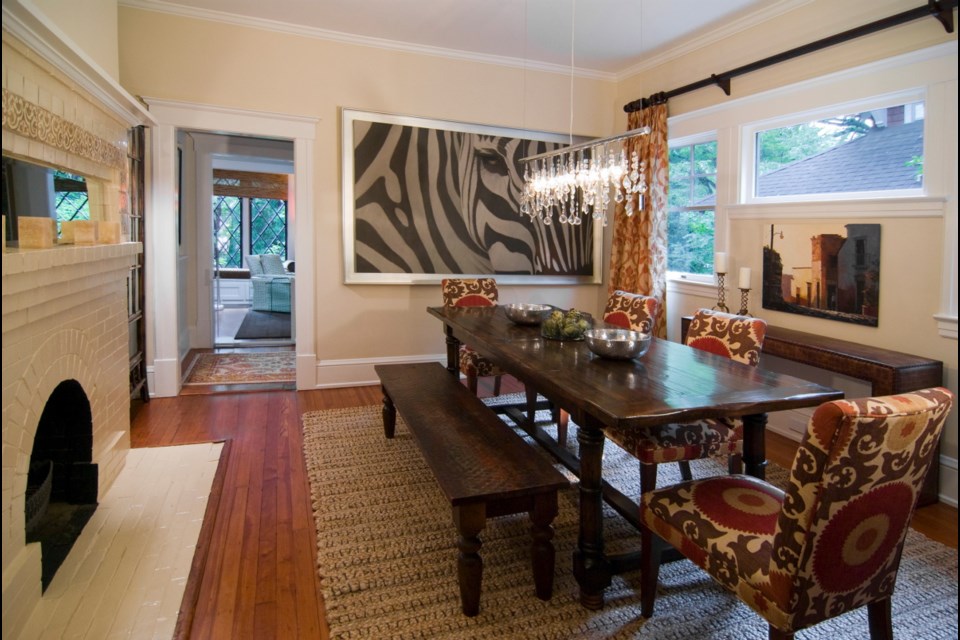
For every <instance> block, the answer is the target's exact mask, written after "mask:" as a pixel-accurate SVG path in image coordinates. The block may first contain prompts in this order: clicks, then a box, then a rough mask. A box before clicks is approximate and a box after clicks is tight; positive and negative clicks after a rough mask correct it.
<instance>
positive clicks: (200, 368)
mask: <svg viewBox="0 0 960 640" xmlns="http://www.w3.org/2000/svg"><path fill="white" fill-rule="evenodd" d="M296 379H297V368H296V353H294V352H293V351H279V352H275V353H201V354H199V355H198V356H197V358H196V359H195V360H194V363H193V367H192V368H191V369H190V372H189V374H188V375H187V380H186V382H185V383H184V384H245V383H256V382H295V381H296Z"/></svg>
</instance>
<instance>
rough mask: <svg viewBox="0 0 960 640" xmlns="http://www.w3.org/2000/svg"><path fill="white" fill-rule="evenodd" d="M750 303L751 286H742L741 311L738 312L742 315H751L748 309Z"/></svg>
mask: <svg viewBox="0 0 960 640" xmlns="http://www.w3.org/2000/svg"><path fill="white" fill-rule="evenodd" d="M749 303H750V287H747V288H743V287H740V311H738V312H737V314H738V315H741V316H749V315H750V312H749V311H748V310H747V305H748V304H749Z"/></svg>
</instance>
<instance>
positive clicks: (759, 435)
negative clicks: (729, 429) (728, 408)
mask: <svg viewBox="0 0 960 640" xmlns="http://www.w3.org/2000/svg"><path fill="white" fill-rule="evenodd" d="M766 429H767V414H765V413H755V414H753V415H749V416H743V470H744V472H745V473H746V474H747V475H751V476H753V477H754V478H760V479H761V480H763V479H765V478H766V475H767V472H766V471H767V450H766V444H765V441H764V432H765V431H766Z"/></svg>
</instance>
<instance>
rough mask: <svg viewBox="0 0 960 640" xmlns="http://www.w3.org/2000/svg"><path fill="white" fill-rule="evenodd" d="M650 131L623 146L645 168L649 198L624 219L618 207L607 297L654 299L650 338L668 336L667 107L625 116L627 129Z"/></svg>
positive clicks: (659, 106)
mask: <svg viewBox="0 0 960 640" xmlns="http://www.w3.org/2000/svg"><path fill="white" fill-rule="evenodd" d="M643 126H648V127H650V134H649V135H645V136H637V137H635V138H632V139H630V140H628V141H627V145H628V146H627V154H628V157H629V154H631V153H633V152H634V151H636V152H637V153H638V154H639V157H640V159H641V160H643V161H645V162H646V163H647V164H646V179H647V194H646V197H645V198H644V199H643V207H642V208H640V207H636V206H635V208H636V209H638V210H637V212H636V213H634V214H633V215H632V216H630V217H627V215H626V212H625V210H626V208H625V206H624V204H623V203H621V204H618V205H617V207H616V211H615V215H614V223H613V244H612V248H611V251H610V278H609V281H608V282H609V284H608V287H607V293H608V295H609V294H610V293H613V292H614V291H616V290H618V289H619V290H622V291H629V292H632V293H640V294H643V295H648V296H653V297H654V298H656V299H657V302H658V303H659V308H660V312H659V313H658V314H657V321H656V324H655V325H654V328H653V334H654V335H655V336H657V337H660V338H666V337H667V330H666V326H667V323H666V317H667V305H666V302H667V300H666V293H667V190H668V188H669V184H670V161H669V157H670V156H669V148H668V144H667V105H666V103H663V104H657V105H654V106H651V107H648V108H646V109H643V110H642V111H634V112H633V113H630V114H629V115H628V117H627V130H630V129H636V128H637V127H643Z"/></svg>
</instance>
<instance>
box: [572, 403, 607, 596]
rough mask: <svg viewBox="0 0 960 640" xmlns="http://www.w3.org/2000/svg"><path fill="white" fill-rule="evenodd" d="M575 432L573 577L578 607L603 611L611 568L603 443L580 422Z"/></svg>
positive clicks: (595, 431) (595, 428)
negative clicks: (577, 517)
mask: <svg viewBox="0 0 960 640" xmlns="http://www.w3.org/2000/svg"><path fill="white" fill-rule="evenodd" d="M583 423H584V424H582V425H580V429H579V431H578V432H577V441H578V442H579V443H580V537H579V539H578V541H577V549H576V550H575V551H574V552H573V575H574V576H575V577H576V579H577V582H578V583H579V585H580V604H582V605H583V606H584V607H586V608H587V609H594V610H596V609H600V608H601V607H603V591H604V589H606V588H607V587H608V586H610V581H611V574H612V571H611V567H610V562H609V561H608V560H607V558H606V556H605V555H604V553H603V494H602V480H603V478H602V464H603V443H604V440H605V439H606V438H605V436H604V435H603V431H602V430H601V429H600V427H599V426H598V425H597V424H596V423H595V422H594V421H593V420H591V419H589V418H587V419H585V420H583Z"/></svg>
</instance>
